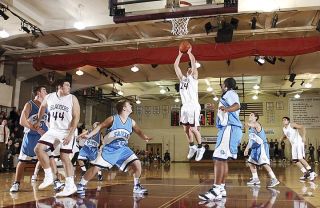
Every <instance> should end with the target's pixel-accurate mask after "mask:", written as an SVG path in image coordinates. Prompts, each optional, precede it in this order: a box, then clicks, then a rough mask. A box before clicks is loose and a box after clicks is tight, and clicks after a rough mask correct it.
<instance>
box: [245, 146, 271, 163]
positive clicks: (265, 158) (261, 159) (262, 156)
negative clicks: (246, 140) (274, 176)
mask: <svg viewBox="0 0 320 208" xmlns="http://www.w3.org/2000/svg"><path fill="white" fill-rule="evenodd" d="M248 162H249V163H251V164H254V165H257V166H260V165H266V164H268V165H270V156H269V146H268V144H265V143H263V144H261V145H259V146H258V147H256V148H251V154H250V156H249V159H248Z"/></svg>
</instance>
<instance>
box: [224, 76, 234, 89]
mask: <svg viewBox="0 0 320 208" xmlns="http://www.w3.org/2000/svg"><path fill="white" fill-rule="evenodd" d="M223 83H224V85H225V86H226V87H227V89H228V90H231V89H232V90H236V87H237V86H236V85H237V82H236V80H235V79H234V78H232V77H229V78H227V79H225V80H224V82H223Z"/></svg>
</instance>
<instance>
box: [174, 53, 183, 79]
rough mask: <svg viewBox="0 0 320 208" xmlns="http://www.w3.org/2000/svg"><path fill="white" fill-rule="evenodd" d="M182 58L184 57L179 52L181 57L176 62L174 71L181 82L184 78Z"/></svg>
mask: <svg viewBox="0 0 320 208" xmlns="http://www.w3.org/2000/svg"><path fill="white" fill-rule="evenodd" d="M181 57H182V53H181V52H180V51H179V55H178V56H177V58H176V61H175V62H174V71H175V72H176V75H177V77H178V79H179V80H181V79H182V77H183V74H182V72H181V69H180V67H179V63H180V59H181Z"/></svg>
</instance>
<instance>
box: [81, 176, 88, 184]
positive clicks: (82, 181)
mask: <svg viewBox="0 0 320 208" xmlns="http://www.w3.org/2000/svg"><path fill="white" fill-rule="evenodd" d="M87 183H88V181H87V180H85V179H84V178H83V177H82V178H81V180H80V184H81V185H84V186H85V185H87Z"/></svg>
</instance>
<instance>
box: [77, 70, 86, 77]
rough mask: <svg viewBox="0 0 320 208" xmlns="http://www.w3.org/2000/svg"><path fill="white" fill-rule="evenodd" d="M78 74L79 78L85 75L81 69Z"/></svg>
mask: <svg viewBox="0 0 320 208" xmlns="http://www.w3.org/2000/svg"><path fill="white" fill-rule="evenodd" d="M76 74H77V75H78V76H82V75H83V74H84V73H83V71H81V69H78V70H77V71H76Z"/></svg>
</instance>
